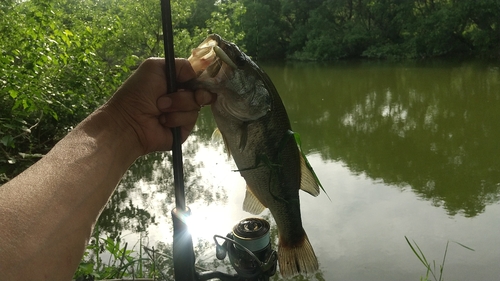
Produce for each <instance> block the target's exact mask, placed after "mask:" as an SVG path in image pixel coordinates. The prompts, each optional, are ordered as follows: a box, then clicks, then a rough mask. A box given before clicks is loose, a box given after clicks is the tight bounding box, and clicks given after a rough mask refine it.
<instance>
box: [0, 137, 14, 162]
mask: <svg viewBox="0 0 500 281" xmlns="http://www.w3.org/2000/svg"><path fill="white" fill-rule="evenodd" d="M0 143H2V144H3V145H4V146H6V147H12V148H14V147H15V144H14V138H13V137H12V136H11V135H6V136H4V137H3V138H2V139H1V140H0ZM11 164H12V163H11Z"/></svg>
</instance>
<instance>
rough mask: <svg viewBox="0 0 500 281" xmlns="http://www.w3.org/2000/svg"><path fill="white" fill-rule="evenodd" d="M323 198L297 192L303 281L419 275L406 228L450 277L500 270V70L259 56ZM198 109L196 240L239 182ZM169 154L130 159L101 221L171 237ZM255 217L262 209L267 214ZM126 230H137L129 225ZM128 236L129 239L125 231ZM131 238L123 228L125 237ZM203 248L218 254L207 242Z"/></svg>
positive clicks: (213, 227)
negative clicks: (306, 245) (312, 261)
mask: <svg viewBox="0 0 500 281" xmlns="http://www.w3.org/2000/svg"><path fill="white" fill-rule="evenodd" d="M262 67H263V69H264V70H265V71H266V72H267V73H268V74H269V76H270V77H271V79H272V80H273V82H274V83H275V85H276V87H277V89H278V91H279V92H280V95H281V97H282V99H283V101H284V103H285V106H286V108H287V111H288V114H289V117H290V120H291V123H292V127H293V129H294V131H296V132H298V133H300V135H301V139H302V146H303V149H304V151H305V152H306V154H307V155H308V158H309V160H310V162H311V164H312V166H313V168H314V169H315V171H316V173H317V175H318V177H319V178H320V180H321V181H322V183H323V185H324V187H325V189H326V191H327V193H328V195H329V197H330V198H331V200H330V199H328V197H327V196H326V195H325V194H321V195H320V196H319V197H317V198H313V197H311V196H309V195H307V194H303V195H301V202H302V218H303V222H304V228H305V229H306V232H307V233H308V236H309V239H310V241H311V243H312V245H313V247H314V248H315V251H316V254H317V256H318V258H319V261H320V269H321V271H320V273H319V275H318V276H316V277H309V279H311V280H322V279H321V278H324V279H325V280H419V279H420V276H423V275H425V268H424V267H423V266H422V265H421V264H420V262H419V261H418V259H417V258H416V257H415V255H414V254H413V252H412V251H411V249H410V248H409V246H408V245H407V243H406V241H405V239H404V236H407V237H408V238H410V239H413V240H415V241H416V242H417V243H418V245H419V246H420V247H421V249H422V251H423V252H424V253H425V255H426V257H427V259H428V260H430V261H432V260H436V263H437V266H438V267H439V264H440V263H441V262H442V258H443V254H444V248H445V245H446V242H447V241H448V240H449V241H456V242H459V243H462V244H464V245H467V246H468V247H471V248H473V249H474V250H475V251H469V250H467V249H465V248H463V247H461V246H459V245H458V244H454V243H451V244H450V246H449V251H448V255H447V258H446V264H445V269H444V276H445V278H446V280H498V279H499V278H500V268H499V267H498V263H499V262H500V246H498V245H500V224H499V222H500V221H499V219H498V218H499V216H500V204H499V203H498V202H499V194H500V160H499V157H500V145H499V144H498V142H499V141H500V69H499V64H494V63H488V62H476V61H475V62H444V61H440V62H410V63H391V62H352V61H351V62H337V63H333V64H317V63H315V64H312V63H295V64H291V63H288V64H285V63H279V64H271V63H264V64H262ZM215 126H216V125H215V123H214V121H213V120H212V118H211V115H210V111H209V109H208V108H205V109H203V110H202V114H201V116H200V119H199V122H198V125H197V128H196V131H195V133H194V137H192V138H191V139H190V141H188V142H187V143H186V144H185V145H184V146H183V152H184V160H185V174H186V189H187V192H186V196H187V202H188V205H189V206H190V207H191V209H192V211H193V216H192V217H193V221H194V222H195V225H197V226H196V227H193V229H192V232H193V236H194V237H195V239H204V240H206V241H210V239H211V236H212V235H214V234H220V235H225V234H227V233H228V232H229V231H230V230H231V227H232V225H234V224H235V223H236V222H237V221H238V220H239V219H242V218H245V217H248V216H251V215H250V214H247V213H244V212H243V211H241V203H242V200H243V194H244V186H245V184H244V182H243V180H242V179H241V178H240V177H239V175H238V173H236V172H233V171H231V170H232V169H234V168H235V167H234V164H232V162H231V160H228V159H227V156H226V155H225V154H224V152H223V149H222V148H221V147H220V146H217V145H216V144H213V143H212V142H211V140H210V136H211V133H212V131H213V129H214V128H215ZM169 157H170V156H169V154H154V155H149V156H147V157H145V158H142V159H139V160H138V161H137V163H136V165H134V166H133V167H132V168H131V169H130V170H129V172H128V173H127V175H126V176H125V178H124V179H123V181H122V184H121V186H120V188H119V190H118V192H116V193H115V195H114V196H113V199H112V201H111V203H110V205H109V208H108V209H106V210H105V211H104V213H103V217H102V218H101V225H103V228H102V230H103V231H104V232H110V233H115V234H121V235H124V234H126V233H134V232H138V231H142V232H143V233H147V235H148V237H149V242H150V243H151V244H154V243H156V242H158V241H162V242H165V243H170V242H171V223H170V210H171V209H172V208H173V206H174V205H173V204H174V203H173V202H174V197H173V196H174V195H173V183H172V178H171V169H170V165H169V162H168V158H169ZM264 214H265V213H264ZM130 236H133V235H130ZM130 236H129V237H130ZM131 240H133V239H131ZM204 249H205V250H206V251H207V252H206V254H205V256H210V255H212V256H213V255H214V253H215V252H214V251H215V250H214V249H213V247H212V246H211V245H207V246H206V247H205V248H204Z"/></svg>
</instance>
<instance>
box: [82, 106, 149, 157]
mask: <svg viewBox="0 0 500 281" xmlns="http://www.w3.org/2000/svg"><path fill="white" fill-rule="evenodd" d="M123 115H124V114H123V113H121V112H120V110H118V109H116V108H115V107H114V106H112V105H109V104H105V105H103V106H102V107H100V108H99V109H97V110H96V111H95V112H93V113H92V114H91V115H90V116H89V117H88V118H87V119H86V120H85V121H84V122H82V125H83V126H84V128H85V130H86V131H87V133H88V134H92V133H93V134H95V137H96V140H97V142H99V143H100V144H101V145H103V146H108V147H109V149H110V150H111V152H112V153H115V155H117V157H124V159H122V160H124V161H126V162H130V164H132V162H133V161H135V159H137V158H138V157H139V156H142V155H143V154H144V152H143V148H142V145H141V142H140V141H139V138H138V135H137V133H136V130H135V129H134V127H133V126H132V125H131V124H130V122H128V121H127V118H126V117H124V116H123Z"/></svg>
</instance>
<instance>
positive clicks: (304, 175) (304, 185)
mask: <svg viewBox="0 0 500 281" xmlns="http://www.w3.org/2000/svg"><path fill="white" fill-rule="evenodd" d="M311 169H312V167H311V166H309V165H307V160H306V159H305V156H304V154H302V153H301V155H300V174H301V175H300V189H302V190H303V191H305V192H307V193H309V194H311V195H312V196H315V197H316V196H318V195H319V185H318V181H317V180H316V178H315V177H314V174H313V171H312V170H311Z"/></svg>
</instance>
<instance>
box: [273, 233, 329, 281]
mask: <svg viewBox="0 0 500 281" xmlns="http://www.w3.org/2000/svg"><path fill="white" fill-rule="evenodd" d="M281 242H282V240H281V239H280V243H279V245H278V264H279V268H280V273H281V275H282V276H283V277H285V278H287V277H291V276H294V275H297V274H299V273H303V274H310V273H313V272H315V271H317V270H318V268H319V265H318V259H317V258H316V255H315V254H314V250H313V248H312V246H311V243H310V242H309V238H307V235H306V234H305V233H304V238H303V239H302V240H301V241H300V243H298V244H297V245H283V243H281Z"/></svg>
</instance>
